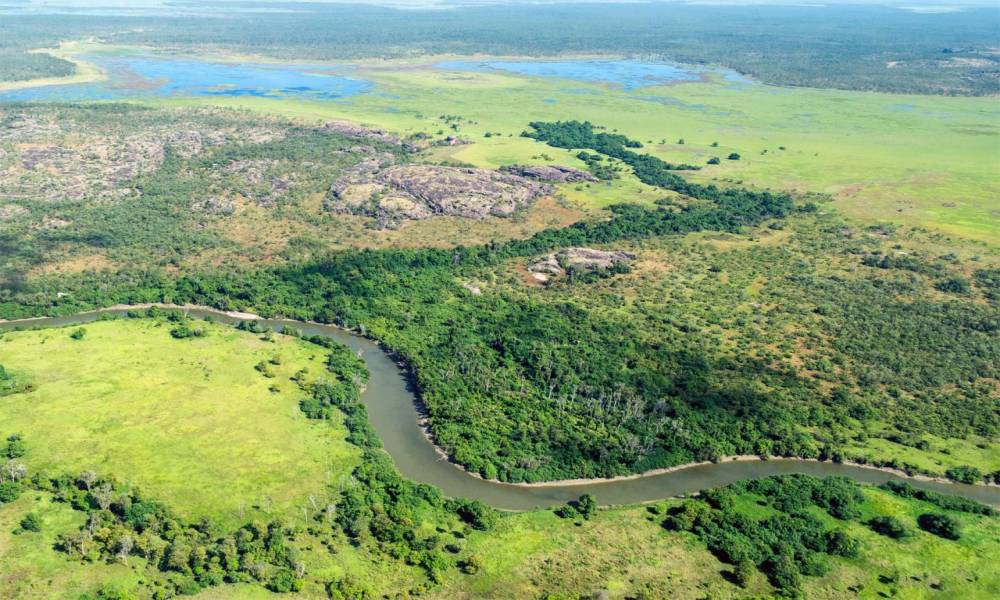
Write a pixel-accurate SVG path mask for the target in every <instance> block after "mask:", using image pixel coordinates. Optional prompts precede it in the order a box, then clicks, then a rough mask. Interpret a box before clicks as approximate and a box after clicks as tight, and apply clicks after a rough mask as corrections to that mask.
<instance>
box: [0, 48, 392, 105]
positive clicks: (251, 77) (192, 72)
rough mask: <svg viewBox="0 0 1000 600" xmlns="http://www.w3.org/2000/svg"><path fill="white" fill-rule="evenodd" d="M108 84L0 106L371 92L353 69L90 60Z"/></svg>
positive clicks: (8, 96) (47, 91) (56, 89)
mask: <svg viewBox="0 0 1000 600" xmlns="http://www.w3.org/2000/svg"><path fill="white" fill-rule="evenodd" d="M83 59H84V60H86V61H88V62H93V63H95V64H97V65H98V66H99V67H100V68H101V69H102V70H103V71H104V72H105V73H107V75H108V79H107V80H106V81H100V82H96V83H84V84H70V85H49V86H42V87H35V88H27V89H23V90H14V91H10V92H5V93H0V100H58V101H85V100H121V99H126V98H137V97H139V98H141V97H144V96H148V97H162V96H254V97H258V98H281V97H289V96H291V97H311V98H318V99H324V100H332V99H337V98H344V97H348V96H353V95H356V94H360V93H364V92H367V91H368V90H370V89H371V88H372V84H371V82H369V81H366V80H364V79H360V78H357V77H352V76H350V71H351V69H350V67H331V66H327V65H266V64H252V63H242V64H225V63H214V62H205V61H199V60H190V59H171V58H160V57H150V56H140V57H109V56H87V57H83Z"/></svg>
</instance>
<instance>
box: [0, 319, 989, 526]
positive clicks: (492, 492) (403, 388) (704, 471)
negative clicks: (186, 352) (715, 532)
mask: <svg viewBox="0 0 1000 600" xmlns="http://www.w3.org/2000/svg"><path fill="white" fill-rule="evenodd" d="M185 310H186V312H187V313H188V314H189V315H190V316H191V317H195V318H202V317H211V318H212V319H214V320H215V321H217V322H221V323H227V324H231V325H235V324H237V323H238V322H239V321H241V320H246V319H243V318H239V317H235V316H233V315H230V314H227V313H223V312H220V311H215V310H210V309H203V308H198V309H194V308H191V309H185ZM126 312H127V310H126V309H121V308H114V309H105V310H100V311H92V312H85V313H79V314H76V315H72V316H66V317H44V318H38V319H29V320H24V321H17V322H8V323H0V331H3V330H11V329H15V328H19V327H20V328H34V327H60V326H67V325H79V324H82V323H89V322H93V321H96V320H98V319H100V318H101V316H102V315H105V314H107V315H124V314H125V313H126ZM259 321H260V323H261V324H262V325H265V326H268V327H270V328H272V329H275V330H278V331H280V330H282V329H283V328H284V327H288V326H290V327H294V328H295V329H298V330H300V331H302V332H303V333H304V334H306V335H310V336H312V335H320V336H324V337H328V338H332V339H335V340H337V341H338V342H341V343H343V344H345V345H347V346H349V347H350V348H351V349H353V350H355V351H359V352H360V353H361V356H362V358H363V359H364V362H365V366H366V367H367V368H368V371H369V373H370V377H369V383H368V387H367V389H366V390H365V393H364V394H363V395H362V401H363V402H364V404H365V406H366V407H367V408H368V416H369V419H370V421H371V424H372V426H373V427H374V428H375V431H376V432H377V433H378V435H379V437H380V438H381V439H382V444H383V445H384V446H385V449H386V451H388V453H389V454H390V456H392V459H393V461H394V462H395V463H396V467H397V468H398V469H399V471H400V473H402V474H403V475H404V476H406V477H408V478H410V479H412V480H414V481H419V482H422V483H428V484H431V485H434V486H437V487H439V488H441V490H442V491H443V492H444V494H445V495H447V496H451V497H465V498H475V499H478V500H482V501H483V502H486V503H487V504H490V505H492V506H495V507H497V508H501V509H506V510H528V509H532V508H537V507H544V506H552V505H555V504H561V503H564V502H567V501H569V500H574V499H576V498H578V497H580V495H582V494H588V493H589V494H593V495H594V497H595V498H597V500H598V502H600V503H601V504H633V503H640V502H649V501H654V500H660V499H663V498H668V497H673V496H680V495H684V494H690V493H693V492H697V491H698V490H701V489H705V488H710V487H716V486H722V485H727V484H729V483H733V482H735V481H739V480H741V479H749V478H756V477H764V476H767V475H780V474H787V473H805V474H808V475H815V476H817V477H826V476H829V475H841V476H845V477H850V478H851V479H853V480H855V481H858V482H860V483H868V484H879V483H883V482H886V481H908V482H909V483H910V484H912V485H913V486H914V487H917V488H923V489H928V490H933V491H938V492H944V493H949V494H955V495H959V496H964V497H966V498H971V499H973V500H977V501H979V502H983V503H986V504H991V505H994V506H1000V487H995V486H983V485H964V484H958V483H945V482H940V481H924V480H919V479H914V478H909V477H905V476H902V475H899V474H896V473H890V472H886V471H880V470H876V469H871V468H865V467H861V466H855V465H844V464H836V463H831V462H814V461H803V460H797V459H782V458H772V459H770V460H760V461H739V462H736V461H732V462H721V463H718V464H702V465H695V466H690V467H685V468H681V469H678V470H676V471H671V472H669V473H662V474H658V475H650V476H646V477H639V478H635V479H626V480H617V481H602V482H597V483H586V484H573V485H552V486H546V487H525V486H519V485H511V484H505V483H499V482H494V481H486V480H483V479H480V478H478V477H475V476H473V475H470V474H468V473H466V472H465V471H463V470H462V469H460V468H458V467H456V466H455V465H454V464H452V463H450V462H449V461H447V460H445V459H443V458H442V457H441V455H440V453H439V452H438V451H437V450H436V449H435V447H434V446H433V444H432V443H431V442H430V441H429V440H428V439H427V437H426V436H425V435H424V433H423V430H422V429H421V427H420V425H419V423H418V420H419V415H418V412H417V408H416V404H415V402H416V399H417V398H416V396H415V394H414V392H413V390H412V389H411V388H410V386H409V384H408V381H407V378H406V375H405V373H404V371H403V370H402V369H401V368H400V367H399V365H397V364H396V362H395V361H394V360H393V359H392V358H391V357H390V356H389V355H388V354H386V353H385V352H384V351H383V350H382V349H381V348H380V347H379V346H378V344H377V343H375V342H373V341H371V340H369V339H366V338H363V337H361V336H358V335H354V334H352V333H350V332H347V331H344V330H342V329H339V328H337V327H334V326H331V325H320V324H315V323H304V322H300V321H292V320H285V319H259Z"/></svg>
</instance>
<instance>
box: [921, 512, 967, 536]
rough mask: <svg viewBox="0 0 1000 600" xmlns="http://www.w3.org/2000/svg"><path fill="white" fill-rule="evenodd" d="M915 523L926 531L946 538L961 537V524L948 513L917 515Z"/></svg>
mask: <svg viewBox="0 0 1000 600" xmlns="http://www.w3.org/2000/svg"><path fill="white" fill-rule="evenodd" d="M917 525H919V526H920V528H921V529H923V530H924V531H926V532H928V533H933V534H934V535H936V536H940V537H943V538H945V539H948V540H957V539H958V538H960V537H962V532H961V529H962V526H961V524H960V523H959V522H958V520H957V519H955V518H954V517H951V516H948V515H942V514H936V513H924V514H922V515H920V516H919V517H917Z"/></svg>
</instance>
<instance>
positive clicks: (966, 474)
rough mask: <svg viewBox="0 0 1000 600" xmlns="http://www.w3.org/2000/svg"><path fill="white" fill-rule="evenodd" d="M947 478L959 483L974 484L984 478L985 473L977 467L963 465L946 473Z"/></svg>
mask: <svg viewBox="0 0 1000 600" xmlns="http://www.w3.org/2000/svg"><path fill="white" fill-rule="evenodd" d="M944 475H945V477H947V478H948V479H951V480H952V481H957V482H959V483H968V484H973V483H976V482H977V481H979V480H980V479H982V478H983V472H982V471H980V470H979V469H977V468H976V467H970V466H968V465H961V466H958V467H952V468H951V469H948V470H947V471H945V472H944Z"/></svg>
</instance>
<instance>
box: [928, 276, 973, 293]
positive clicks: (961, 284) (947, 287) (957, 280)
mask: <svg viewBox="0 0 1000 600" xmlns="http://www.w3.org/2000/svg"><path fill="white" fill-rule="evenodd" d="M934 287H935V288H937V289H938V290H940V291H942V292H947V293H949V294H968V293H969V292H971V291H972V286H971V285H969V280H968V279H966V278H964V277H950V278H948V279H943V280H941V281H939V282H937V283H935V284H934Z"/></svg>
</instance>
